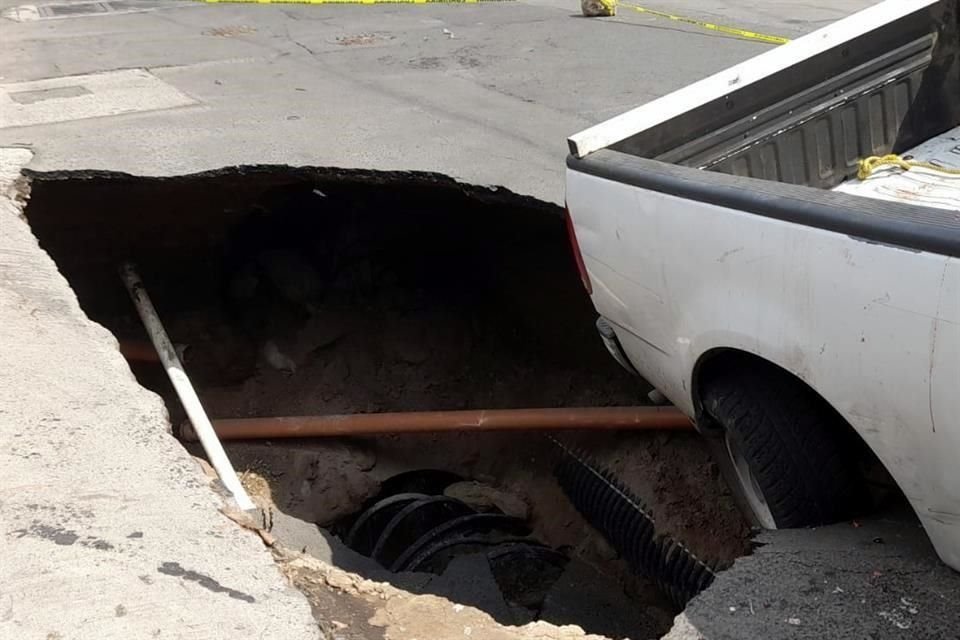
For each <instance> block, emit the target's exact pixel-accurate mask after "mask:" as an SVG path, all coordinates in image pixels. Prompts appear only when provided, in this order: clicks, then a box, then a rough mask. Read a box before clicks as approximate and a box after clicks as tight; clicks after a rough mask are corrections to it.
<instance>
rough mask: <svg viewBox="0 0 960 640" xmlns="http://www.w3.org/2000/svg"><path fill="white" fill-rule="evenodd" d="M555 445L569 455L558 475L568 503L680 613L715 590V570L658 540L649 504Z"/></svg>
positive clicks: (665, 538)
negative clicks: (702, 594) (709, 589)
mask: <svg viewBox="0 0 960 640" xmlns="http://www.w3.org/2000/svg"><path fill="white" fill-rule="evenodd" d="M551 440H552V441H553V442H554V443H555V444H557V445H558V446H559V447H560V448H561V450H562V451H563V454H564V456H563V458H562V459H561V461H560V463H559V465H558V466H557V469H556V475H557V479H558V480H559V481H560V485H561V487H563V490H564V492H565V493H566V494H567V497H569V498H570V501H571V502H572V503H573V505H574V506H575V507H576V508H577V510H578V511H580V513H581V514H583V517H584V518H585V519H586V520H587V521H588V522H589V523H590V524H592V525H593V526H594V527H595V528H596V529H597V530H598V531H600V533H602V534H603V536H604V537H605V538H606V539H607V540H608V541H609V542H610V544H611V545H612V546H613V547H614V548H615V549H616V550H617V551H618V552H620V554H621V555H622V556H623V557H624V558H625V559H626V560H627V562H629V563H630V565H631V566H632V567H634V569H636V570H637V571H639V572H641V573H642V574H644V575H646V576H648V577H650V578H652V579H653V580H654V581H656V583H657V585H658V586H659V587H660V589H661V590H662V591H663V592H664V593H665V594H666V595H667V596H668V597H669V598H670V599H671V600H673V601H674V603H676V604H677V605H678V606H679V607H684V606H686V604H687V602H689V601H690V600H691V599H692V598H693V597H694V596H696V595H697V594H699V593H700V592H701V591H703V590H704V589H706V588H707V587H708V586H710V583H711V582H713V579H714V577H715V575H716V574H715V571H714V567H712V566H710V565H708V564H707V563H705V562H703V561H702V560H700V559H699V558H697V557H696V556H695V555H694V554H693V553H692V552H691V551H690V550H689V549H687V548H686V547H685V546H684V545H683V544H682V543H680V542H678V541H676V540H674V539H672V538H671V537H670V536H668V535H665V534H658V533H657V531H656V529H655V526H654V520H653V517H652V516H651V515H650V513H649V510H648V509H647V508H646V506H645V505H644V504H643V501H641V500H640V499H639V498H638V497H636V496H635V495H633V494H632V493H631V492H630V491H629V490H628V489H627V488H625V487H624V486H622V485H621V484H620V483H619V482H618V481H617V480H616V479H615V478H614V477H613V476H612V475H611V474H610V473H609V472H606V471H603V470H600V469H598V468H596V467H595V466H594V465H592V464H591V463H589V462H587V461H586V460H585V459H584V458H583V456H581V455H579V454H577V453H575V452H574V451H572V450H571V449H569V448H567V447H566V446H564V445H563V444H561V443H560V442H559V441H557V440H555V439H552V438H551Z"/></svg>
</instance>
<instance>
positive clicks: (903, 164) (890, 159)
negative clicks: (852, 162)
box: [857, 153, 960, 180]
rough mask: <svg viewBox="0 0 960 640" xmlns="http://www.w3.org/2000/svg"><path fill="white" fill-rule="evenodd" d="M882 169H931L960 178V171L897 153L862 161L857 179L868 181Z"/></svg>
mask: <svg viewBox="0 0 960 640" xmlns="http://www.w3.org/2000/svg"><path fill="white" fill-rule="evenodd" d="M881 167H896V168H898V169H902V170H904V171H910V169H915V168H920V169H929V170H930V171H936V172H938V173H945V174H947V175H953V176H960V169H951V168H950V167H941V166H939V165H936V164H933V163H932V162H921V161H920V160H904V159H903V158H902V157H900V156H898V155H897V154H895V153H889V154H887V155H885V156H870V157H869V158H863V159H861V160H860V163H859V166H858V167H857V179H858V180H866V179H867V178H869V177H870V176H871V175H873V174H874V173H875V172H876V171H878V170H879V169H880V168H881Z"/></svg>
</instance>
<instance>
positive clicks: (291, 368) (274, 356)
mask: <svg viewBox="0 0 960 640" xmlns="http://www.w3.org/2000/svg"><path fill="white" fill-rule="evenodd" d="M263 359H264V360H266V361H267V364H269V365H270V366H271V367H273V368H274V369H276V370H277V371H283V372H284V373H296V372H297V363H296V362H294V361H293V358H291V357H290V356H288V355H287V354H285V353H283V352H282V351H280V347H279V346H277V343H276V342H275V341H273V340H267V341H266V342H265V343H264V345H263Z"/></svg>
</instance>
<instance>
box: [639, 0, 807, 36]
mask: <svg viewBox="0 0 960 640" xmlns="http://www.w3.org/2000/svg"><path fill="white" fill-rule="evenodd" d="M620 4H621V5H623V6H624V7H629V8H631V9H633V10H634V11H637V12H639V13H647V14H650V15H651V16H655V17H657V18H665V19H667V20H673V21H674V22H682V23H683V24H690V25H693V26H695V27H700V28H701V29H707V30H709V31H717V32H718V33H725V34H727V35H731V36H737V37H738V38H745V39H747V40H758V41H760V42H766V43H768V44H786V43H788V42H790V40H789V39H787V38H781V37H780V36H769V35H767V34H765V33H757V32H756V31H747V30H746V29H737V28H736V27H725V26H724V25H722V24H713V23H712V22H703V21H702V20H694V19H693V18H685V17H683V16H675V15H673V14H671V13H664V12H663V11H656V10H654V9H647V8H646V7H641V6H639V5H635V4H630V3H629V2H621V3H620Z"/></svg>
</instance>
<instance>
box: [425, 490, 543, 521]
mask: <svg viewBox="0 0 960 640" xmlns="http://www.w3.org/2000/svg"><path fill="white" fill-rule="evenodd" d="M443 495H445V496H447V497H448V498H456V499H457V500H460V501H462V502H465V503H466V504H468V505H470V506H471V507H473V508H474V509H476V510H477V511H490V510H492V509H493V508H497V509H499V510H500V511H502V512H503V513H505V514H506V515H508V516H513V517H514V518H520V519H521V520H526V519H527V517H528V516H529V515H530V505H528V504H527V503H526V502H525V501H524V500H523V498H521V497H519V496H517V495H514V494H512V493H509V492H507V491H504V490H502V489H497V488H496V487H492V486H490V485H488V484H483V483H481V482H476V481H472V480H471V481H465V482H456V483H454V484H452V485H450V486H449V487H447V488H446V489H445V490H444V492H443Z"/></svg>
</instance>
